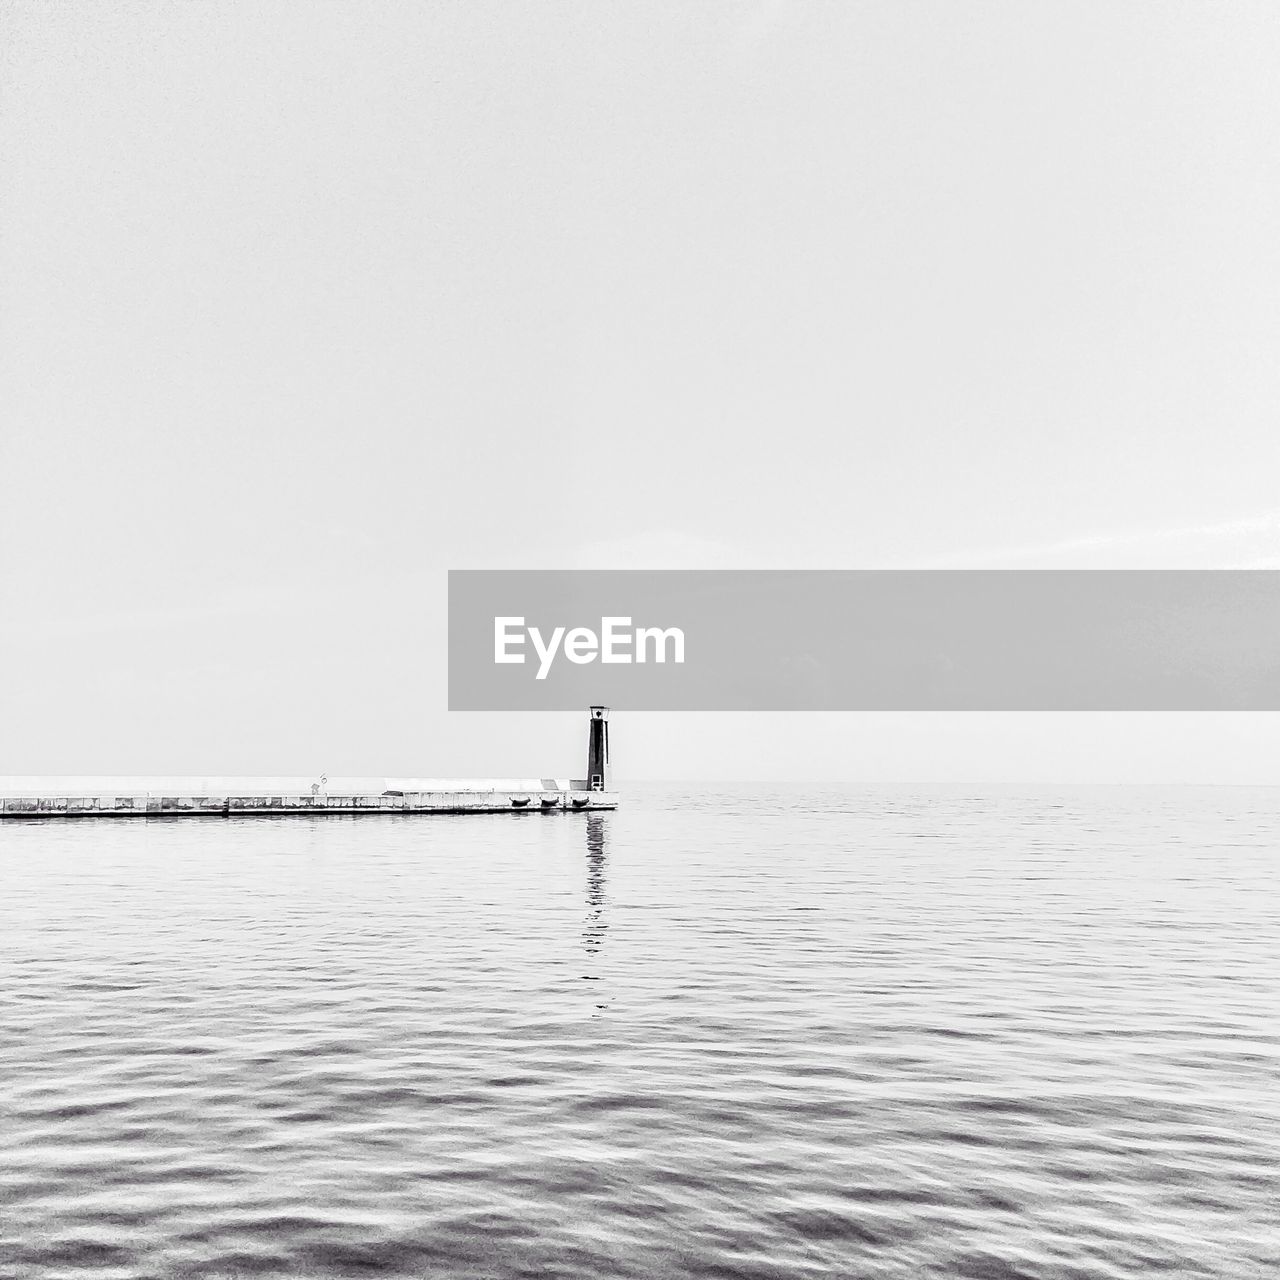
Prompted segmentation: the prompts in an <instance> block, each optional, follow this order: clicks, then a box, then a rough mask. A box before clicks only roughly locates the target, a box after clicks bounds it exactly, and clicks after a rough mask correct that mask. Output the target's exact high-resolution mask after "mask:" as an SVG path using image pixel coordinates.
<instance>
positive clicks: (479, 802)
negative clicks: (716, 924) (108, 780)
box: [0, 778, 618, 819]
mask: <svg viewBox="0 0 1280 1280" xmlns="http://www.w3.org/2000/svg"><path fill="white" fill-rule="evenodd" d="M67 781H70V780H69V779H68V780H67ZM128 781H129V780H128V779H123V778H122V779H120V780H119V782H120V784H122V785H119V786H117V787H115V788H110V789H108V790H105V791H98V792H95V793H93V794H87V793H86V792H84V791H81V792H80V793H78V794H75V793H71V792H67V793H65V794H58V793H57V792H55V791H53V790H41V791H39V792H37V791H33V790H28V791H26V792H25V793H21V792H15V791H12V790H9V791H0V819H3V818H186V817H222V818H235V817H275V816H281V815H284V814H314V815H322V814H375V813H381V814H390V813H402V814H403V813H562V812H565V811H566V810H567V811H569V812H576V811H579V810H593V811H594V810H601V809H616V808H617V807H618V797H617V796H616V795H615V794H611V793H609V792H605V791H593V790H591V789H590V788H589V787H588V786H587V784H586V782H585V781H577V780H565V781H563V782H559V781H557V780H556V779H550V778H544V779H537V780H536V781H535V782H534V785H531V786H530V785H521V784H520V781H519V780H514V779H513V780H503V779H495V780H494V783H493V785H492V786H491V787H486V786H484V785H483V783H481V784H480V785H476V784H475V783H471V782H468V783H467V784H465V785H459V786H457V787H451V786H449V785H447V784H446V785H433V786H432V787H431V789H425V790H405V789H402V788H385V789H383V790H381V791H355V790H341V789H340V790H334V789H333V788H329V789H327V790H326V791H325V792H324V793H323V794H321V793H320V792H319V791H315V792H312V791H310V790H309V789H307V788H295V789H292V790H276V791H263V790H261V789H260V787H259V786H258V785H257V780H256V779H251V778H245V779H240V781H241V782H242V783H243V784H244V785H243V786H241V787H238V788H228V789H225V790H221V791H218V792H210V791H209V790H203V791H200V790H196V789H193V788H187V789H183V788H178V787H173V788H168V789H165V790H161V791H155V790H149V789H146V788H140V787H132V786H129V785H127V783H128ZM513 784H514V785H513ZM59 790H61V789H59Z"/></svg>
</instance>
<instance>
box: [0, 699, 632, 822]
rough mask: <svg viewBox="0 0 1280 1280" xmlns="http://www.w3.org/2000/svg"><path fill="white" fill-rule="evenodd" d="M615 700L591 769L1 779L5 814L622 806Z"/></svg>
mask: <svg viewBox="0 0 1280 1280" xmlns="http://www.w3.org/2000/svg"><path fill="white" fill-rule="evenodd" d="M608 717H609V709H608V707H599V706H596V707H592V708H591V718H590V720H589V721H588V739H587V740H588V761H587V770H588V772H587V777H586V778H467V779H438V778H336V779H334V780H333V781H332V782H331V781H330V780H329V778H328V777H327V776H325V775H324V774H321V776H320V777H319V778H227V777H222V778H208V777H206V778H161V777H146V778H109V777H96V778H87V777H66V776H53V777H42V778H41V777H28V778H12V777H11V778H0V818H199V817H208V818H248V817H259V818H269V817H276V816H280V815H283V814H289V813H292V814H299V813H306V814H316V815H319V814H329V813H335V814H336V813H353V814H354V813H360V814H364V813H563V812H565V811H566V810H567V811H569V812H574V811H577V810H585V809H594V810H599V809H616V808H617V807H618V797H617V795H616V794H614V793H612V792H609V791H606V790H605V767H606V760H607V755H608V748H607V743H608V737H607V721H608Z"/></svg>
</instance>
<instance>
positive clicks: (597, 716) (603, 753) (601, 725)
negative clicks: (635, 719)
mask: <svg viewBox="0 0 1280 1280" xmlns="http://www.w3.org/2000/svg"><path fill="white" fill-rule="evenodd" d="M608 763H609V708H608V707H592V708H591V722H590V736H589V737H588V739H587V786H588V787H589V788H590V789H591V790H592V791H603V790H604V781H605V766H606V765H607V764H608Z"/></svg>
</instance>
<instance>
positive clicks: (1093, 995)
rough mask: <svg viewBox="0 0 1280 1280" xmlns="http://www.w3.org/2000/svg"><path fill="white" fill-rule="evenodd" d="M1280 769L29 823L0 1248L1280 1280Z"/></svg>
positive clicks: (4, 1268) (600, 1271) (368, 1269)
mask: <svg viewBox="0 0 1280 1280" xmlns="http://www.w3.org/2000/svg"><path fill="white" fill-rule="evenodd" d="M1278 843H1280V791H1277V790H1234V789H1204V790H1197V789H1188V790H1181V791H1178V790H1147V789H1114V790H1112V789H1098V790H1092V791H1089V790H1079V791H1070V792H1068V791H1062V792H1053V793H1051V792H1042V793H1038V794H1026V795H1021V796H1014V795H1008V796H990V795H988V796H978V795H962V794H958V793H951V794H947V795H922V794H921V795H911V794H901V795H891V794H887V793H876V794H870V795H868V794H858V793H854V792H849V793H846V794H841V793H838V792H834V791H827V792H821V793H819V792H813V793H807V794H806V793H801V792H798V791H795V792H781V791H776V790H771V789H769V788H737V789H733V790H729V789H722V790H719V791H713V792H704V791H697V792H695V791H676V790H662V789H656V788H654V789H649V790H646V791H645V792H643V793H636V794H634V795H629V796H628V799H627V804H626V807H625V808H623V809H622V810H620V811H619V812H617V813H615V814H610V815H597V816H585V815H582V814H559V813H558V814H554V815H545V816H544V815H541V814H521V815H511V816H509V817H508V816H505V815H503V816H495V817H483V816H473V817H447V816H438V817H416V818H415V817H368V818H359V819H353V818H339V817H333V818H314V819H313V818H298V819H293V818H278V819H231V820H219V819H216V818H215V819H186V820H182V819H177V820H167V821H166V820H148V821H135V822H130V821H116V822H112V821H110V820H83V821H78V822H77V821H55V822H48V823H44V824H38V823H33V822H23V823H7V824H3V825H0V877H2V878H0V975H2V983H0V1073H2V1078H3V1091H2V1092H0V1275H2V1276H4V1277H6V1278H7V1277H22V1278H24V1280H25V1278H26V1277H38V1278H39V1280H45V1278H46V1277H48V1278H53V1277H60V1276H86V1275H92V1276H94V1277H103V1278H104V1280H107V1278H109V1277H169V1276H226V1277H231V1276H250V1275H252V1276H272V1275H279V1276H330V1275H332V1276H459V1277H468V1276H474V1277H516V1276H561V1277H599V1276H637V1277H662V1276H715V1277H731V1276H743V1277H782V1276H787V1277H790V1276H796V1277H803V1276H850V1277H864V1276H865V1277H922V1276H924V1277H929V1276H947V1277H951V1276H971V1277H1014V1276H1036V1277H1118V1276H1134V1277H1136V1276H1146V1275H1148V1274H1151V1273H1154V1272H1163V1273H1164V1274H1167V1275H1175V1276H1184V1275H1185V1276H1215V1277H1230V1278H1231V1280H1244V1278H1246V1277H1254V1276H1257V1277H1263V1276H1266V1277H1275V1276H1277V1275H1280V1173H1278V1169H1280V1076H1278V1073H1277V1063H1278V1042H1280V1021H1278V1019H1280V1014H1278V1012H1277V1011H1280V874H1278V862H1277V846H1278Z"/></svg>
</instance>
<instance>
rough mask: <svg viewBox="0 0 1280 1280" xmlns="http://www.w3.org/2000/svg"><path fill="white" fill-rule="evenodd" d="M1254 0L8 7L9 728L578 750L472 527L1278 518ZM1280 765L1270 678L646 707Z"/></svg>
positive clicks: (150, 754)
mask: <svg viewBox="0 0 1280 1280" xmlns="http://www.w3.org/2000/svg"><path fill="white" fill-rule="evenodd" d="M1277 66H1280V9H1278V8H1277V7H1276V6H1275V5H1274V4H1271V3H1265V4H1256V5H1250V4H1245V3H1235V4H1232V5H1231V6H1223V5H1219V4H1181V5H1176V6H1175V5H1104V4H1088V3H1080V2H1079V0H1073V2H1072V3H1069V4H1047V3H1038V4H1034V5H1028V4H1025V3H1021V2H1019V3H1007V4H994V3H985V4H983V3H975V4H965V5H956V4H951V3H944V2H942V0H936V2H934V3H918V4H911V3H901V2H899V0H894V2H893V3H887V2H886V3H867V4H848V3H837V4H829V5H828V4H798V3H797V4H777V3H763V4H754V5H753V4H743V3H735V4H698V5H684V4H680V5H675V4H672V5H662V4H632V5H626V6H620V5H610V4H599V3H585V2H583V3H572V4H570V3H563V4H534V5H496V4H477V3H470V2H469V3H465V4H464V3H456V4H442V3H435V4H424V3H418V2H415V3H402V4H397V3H388V2H386V0H378V2H377V3H374V2H373V0H368V2H366V3H360V4H340V3H328V4H324V5H316V4H303V3H294V4H279V3H277V4H271V3H259V2H255V3H240V4H229V3H227V4H162V3H149V4H121V3H94V4H90V3H84V4H71V3H58V4H55V3H46V4H39V5H30V4H13V3H4V4H0V112H2V117H0V325H2V326H3V331H2V337H3V354H2V355H0V413H2V414H3V422H2V424H0V726H2V727H0V773H51V772H59V771H66V772H91V773H105V772H134V771H137V772H150V773H156V772H165V773H181V772H209V773H229V772H234V771H244V772H267V773H306V772H311V771H313V770H319V769H321V768H325V769H327V770H328V771H329V772H330V773H332V774H337V773H360V774H369V773H378V772H387V773H395V774H414V773H417V774H427V775H439V774H442V773H450V772H456V773H459V774H463V775H474V774H477V773H486V772H489V773H495V774H501V773H512V772H515V773H524V772H529V771H532V772H560V771H561V770H564V769H568V768H569V767H576V766H577V765H578V764H579V763H580V762H579V760H578V757H579V756H580V755H581V754H582V738H583V733H582V732H581V731H580V726H579V724H578V721H577V719H576V718H574V717H565V716H514V715H513V716H509V717H501V716H463V715H453V716H450V715H449V714H448V713H447V711H446V710H445V672H444V637H445V631H444V622H445V612H444V610H445V571H446V570H447V569H449V568H463V567H540V568H564V567H575V566H591V567H639V566H651V567H664V566H679V567H718V566H722V565H724V566H734V567H819V566H821V567H848V568H856V567H877V566H895V567H909V566H940V565H947V566H952V567H964V566H968V565H972V566H982V567H992V566H996V567H998V566H1002V565H1009V566H1014V565H1016V566H1018V567H1028V566H1034V565H1044V566H1046V567H1094V566H1098V567H1120V566H1188V567H1191V566H1194V567H1202V566H1221V567H1235V566H1242V565H1251V566H1280V430H1278V429H1277V405H1278V403H1280V395H1278V392H1280V360H1277V357H1276V353H1277V351H1280V236H1277V235H1276V228H1277V227H1280V172H1278V169H1280V128H1278V126H1280V92H1277V89H1276V75H1275V71H1276V67H1277ZM615 745H616V747H617V756H618V761H619V764H620V765H621V766H622V772H623V774H624V776H625V774H626V773H628V772H629V773H631V774H632V775H633V776H646V777H655V776H656V777H678V776H684V777H690V778H694V777H702V776H711V775H714V776H720V777H733V776H750V777H783V776H786V777H803V776H806V775H813V774H817V775H818V776H823V777H842V776H843V777H850V778H868V779H872V780H889V781H893V780H901V781H915V780H920V781H931V780H967V779H972V780H1010V781H1018V780H1054V779H1061V780H1083V779H1093V780H1103V781H1105V780H1131V779H1169V780H1203V781H1273V780H1277V779H1280V724H1277V718H1276V717H1273V716H1263V715H1257V716H1218V717H1213V716H1170V715H1166V716H1145V717H1144V716H1127V717H1126V716H1111V717H1100V716H1093V717H1090V716H991V717H965V716H951V717H946V716H897V717H886V716H876V717H862V716H816V717H798V716H797V717H791V716H778V715H772V716H733V717H692V716H657V715H649V716H634V717H623V718H622V719H621V720H620V721H619V723H618V725H617V729H616V733H615Z"/></svg>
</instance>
